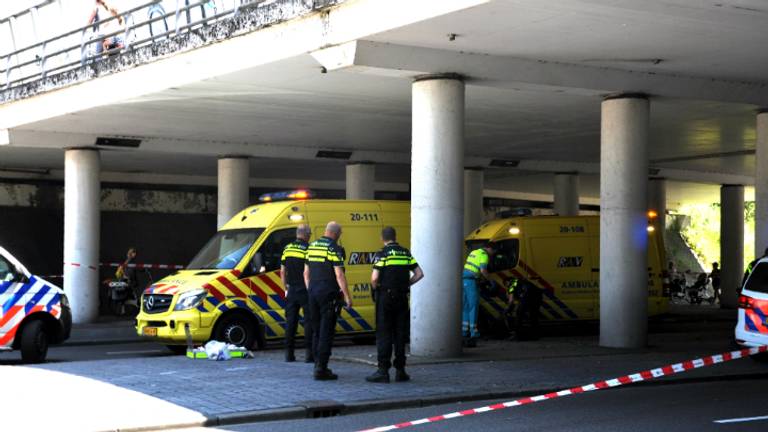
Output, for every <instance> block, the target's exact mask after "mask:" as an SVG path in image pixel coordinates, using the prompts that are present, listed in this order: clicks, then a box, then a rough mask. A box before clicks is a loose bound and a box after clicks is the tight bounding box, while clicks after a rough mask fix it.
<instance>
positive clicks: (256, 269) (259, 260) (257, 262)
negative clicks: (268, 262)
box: [248, 252, 264, 274]
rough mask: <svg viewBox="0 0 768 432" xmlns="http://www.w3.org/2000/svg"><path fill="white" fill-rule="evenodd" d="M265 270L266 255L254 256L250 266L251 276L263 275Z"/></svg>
mask: <svg viewBox="0 0 768 432" xmlns="http://www.w3.org/2000/svg"><path fill="white" fill-rule="evenodd" d="M263 269H264V254H262V253H261V252H256V253H255V254H254V255H253V258H252V259H251V264H250V266H249V269H248V270H249V271H250V273H251V274H259V273H263Z"/></svg>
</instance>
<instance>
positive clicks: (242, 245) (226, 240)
mask: <svg viewBox="0 0 768 432" xmlns="http://www.w3.org/2000/svg"><path fill="white" fill-rule="evenodd" d="M263 232H264V228H256V229H242V230H227V231H219V232H217V233H216V235H215V236H213V238H212V239H211V240H210V241H208V244H206V245H205V246H204V247H203V249H202V250H200V252H198V253H197V256H196V257H195V258H194V259H193V260H192V262H191V263H189V265H188V266H187V269H193V270H208V269H221V270H230V269H233V268H235V266H237V264H239V263H240V261H241V260H242V259H243V256H244V255H245V254H246V253H247V252H248V250H249V249H250V248H251V246H253V243H254V242H255V241H256V240H257V239H258V238H259V236H261V234H262V233H263Z"/></svg>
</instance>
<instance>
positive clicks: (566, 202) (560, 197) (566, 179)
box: [554, 173, 579, 216]
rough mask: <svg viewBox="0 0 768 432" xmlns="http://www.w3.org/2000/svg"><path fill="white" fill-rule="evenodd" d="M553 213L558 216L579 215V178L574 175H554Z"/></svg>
mask: <svg viewBox="0 0 768 432" xmlns="http://www.w3.org/2000/svg"><path fill="white" fill-rule="evenodd" d="M554 201H555V203H554V210H555V213H556V214H558V215H560V216H578V215H579V176H578V175H577V174H575V173H557V174H555V198H554Z"/></svg>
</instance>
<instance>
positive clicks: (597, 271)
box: [592, 268, 600, 273]
mask: <svg viewBox="0 0 768 432" xmlns="http://www.w3.org/2000/svg"><path fill="white" fill-rule="evenodd" d="M592 273H600V269H599V268H593V269H592Z"/></svg>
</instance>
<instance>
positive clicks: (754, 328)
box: [744, 317, 760, 332]
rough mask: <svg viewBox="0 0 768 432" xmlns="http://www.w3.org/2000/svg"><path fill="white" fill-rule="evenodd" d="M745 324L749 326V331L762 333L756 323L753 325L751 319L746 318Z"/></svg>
mask: <svg viewBox="0 0 768 432" xmlns="http://www.w3.org/2000/svg"><path fill="white" fill-rule="evenodd" d="M744 322H745V323H746V324H747V329H749V331H752V332H759V331H760V330H758V329H757V327H756V326H755V323H753V322H752V320H751V319H749V317H744Z"/></svg>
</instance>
